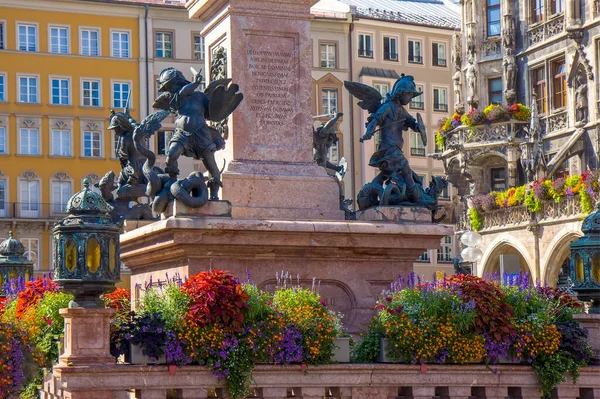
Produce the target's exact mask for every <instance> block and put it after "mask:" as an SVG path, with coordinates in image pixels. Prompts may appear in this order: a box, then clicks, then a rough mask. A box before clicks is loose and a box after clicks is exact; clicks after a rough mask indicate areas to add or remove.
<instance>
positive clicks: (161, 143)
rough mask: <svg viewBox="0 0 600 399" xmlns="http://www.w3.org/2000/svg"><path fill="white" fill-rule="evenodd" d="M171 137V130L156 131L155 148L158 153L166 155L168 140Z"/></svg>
mask: <svg viewBox="0 0 600 399" xmlns="http://www.w3.org/2000/svg"><path fill="white" fill-rule="evenodd" d="M171 137H173V132H158V133H157V140H158V142H157V144H156V149H157V150H158V154H159V155H167V152H169V141H171Z"/></svg>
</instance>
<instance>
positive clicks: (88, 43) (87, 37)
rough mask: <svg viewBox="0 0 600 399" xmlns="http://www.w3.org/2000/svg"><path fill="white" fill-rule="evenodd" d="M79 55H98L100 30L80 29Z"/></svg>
mask: <svg viewBox="0 0 600 399" xmlns="http://www.w3.org/2000/svg"><path fill="white" fill-rule="evenodd" d="M80 40H81V55H87V56H91V57H97V56H99V55H100V51H99V49H100V31H99V30H97V29H81V39H80Z"/></svg>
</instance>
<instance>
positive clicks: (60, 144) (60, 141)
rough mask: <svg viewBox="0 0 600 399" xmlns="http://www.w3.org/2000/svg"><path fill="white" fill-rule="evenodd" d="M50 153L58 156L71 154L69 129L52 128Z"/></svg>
mask: <svg viewBox="0 0 600 399" xmlns="http://www.w3.org/2000/svg"><path fill="white" fill-rule="evenodd" d="M52 155H54V156H59V157H70V156H71V132H70V131H69V130H63V129H55V130H52Z"/></svg>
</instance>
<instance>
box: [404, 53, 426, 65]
mask: <svg viewBox="0 0 600 399" xmlns="http://www.w3.org/2000/svg"><path fill="white" fill-rule="evenodd" d="M408 62H410V63H411V64H422V63H423V57H422V56H420V55H413V56H412V57H410V56H409V57H408Z"/></svg>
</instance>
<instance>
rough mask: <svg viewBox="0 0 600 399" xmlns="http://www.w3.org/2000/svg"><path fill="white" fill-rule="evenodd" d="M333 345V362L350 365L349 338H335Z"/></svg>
mask: <svg viewBox="0 0 600 399" xmlns="http://www.w3.org/2000/svg"><path fill="white" fill-rule="evenodd" d="M333 345H334V347H333V360H334V361H336V362H338V363H350V338H336V339H334V340H333Z"/></svg>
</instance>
